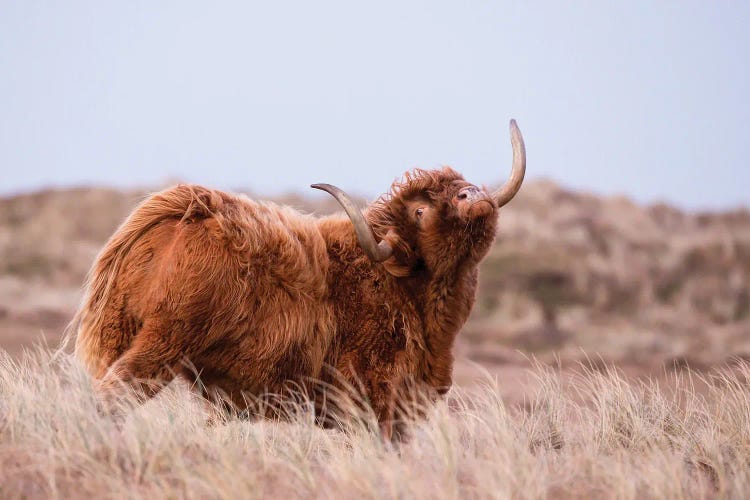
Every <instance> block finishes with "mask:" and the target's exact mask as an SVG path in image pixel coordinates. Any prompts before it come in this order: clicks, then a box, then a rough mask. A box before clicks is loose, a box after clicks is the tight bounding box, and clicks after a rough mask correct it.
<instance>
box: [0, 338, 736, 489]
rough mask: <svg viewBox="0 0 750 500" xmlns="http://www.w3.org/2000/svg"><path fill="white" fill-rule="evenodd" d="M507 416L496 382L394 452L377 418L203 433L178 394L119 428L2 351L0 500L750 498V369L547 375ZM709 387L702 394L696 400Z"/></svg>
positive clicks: (66, 362)
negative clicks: (652, 377)
mask: <svg viewBox="0 0 750 500" xmlns="http://www.w3.org/2000/svg"><path fill="white" fill-rule="evenodd" d="M533 376H534V377H536V378H537V384H536V386H537V387H538V390H537V392H536V394H535V396H534V397H532V398H531V399H530V400H529V401H528V403H527V404H526V405H524V406H523V407H521V408H509V407H507V406H506V405H505V404H504V403H503V400H502V398H500V396H499V389H498V385H497V384H498V382H495V381H492V380H491V379H489V378H487V379H486V380H485V381H484V383H482V384H479V386H478V387H477V388H475V389H474V390H471V391H464V390H457V389H454V390H453V391H451V394H450V396H449V397H448V399H447V400H446V401H444V402H442V403H440V404H438V405H437V406H435V407H434V408H432V409H431V410H430V411H429V416H428V418H427V419H426V420H423V421H419V422H416V423H413V424H410V425H409V426H408V429H409V433H410V438H409V439H407V440H405V441H404V442H402V443H400V444H397V445H390V444H386V443H384V442H383V441H382V440H381V439H380V437H379V435H378V433H377V432H376V431H374V430H373V429H374V428H376V426H374V425H372V421H371V419H370V417H369V416H368V415H360V418H359V419H356V420H354V421H353V423H352V424H351V425H349V426H348V428H347V429H346V430H343V431H342V430H324V429H320V428H318V427H316V426H315V425H314V423H313V421H314V418H313V417H314V416H313V414H312V412H311V411H310V410H309V409H308V408H306V407H304V406H300V407H298V409H297V412H296V413H297V415H296V417H295V418H294V420H293V421H291V422H286V423H281V422H270V421H260V422H251V421H245V420H239V419H230V420H229V421H227V422H225V423H222V424H213V425H212V424H210V423H207V419H206V413H205V408H204V406H203V405H202V404H201V403H200V402H199V401H197V399H196V397H195V396H193V395H192V393H191V392H190V391H189V390H188V389H187V388H186V387H184V386H182V385H180V384H173V385H172V386H170V387H169V388H168V389H167V390H166V391H164V392H163V393H162V394H161V395H160V396H159V397H158V398H156V399H155V400H152V401H150V402H149V403H147V404H145V405H143V406H140V407H137V408H135V409H133V410H131V411H130V412H128V414H127V416H126V417H124V418H119V419H115V418H112V417H109V416H106V415H104V414H102V413H101V412H99V411H98V409H97V401H96V398H95V397H94V395H93V392H92V390H91V386H90V380H89V378H88V377H87V376H86V375H85V374H84V372H83V371H82V370H81V368H80V367H79V366H78V364H77V363H76V362H75V360H74V359H72V358H71V357H70V356H69V355H67V354H58V355H57V356H53V355H52V353H51V352H50V351H49V350H46V349H44V348H40V349H37V350H36V351H34V352H31V353H29V352H27V353H25V354H24V355H23V356H21V357H20V358H11V357H10V356H9V355H7V354H5V353H4V352H0V497H2V498H18V497H27V498H28V497H86V496H89V497H91V498H121V497H129V498H141V497H143V498H160V497H169V498H237V497H250V498H253V497H267V496H271V495H274V496H277V495H279V496H281V498H309V497H317V498H357V497H359V498H411V497H426V498H433V499H436V498H458V497H460V498H474V497H477V498H485V497H490V498H516V497H521V498H543V497H549V498H560V497H585V498H597V497H599V498H611V497H618V498H644V497H651V498H683V497H691V498H696V497H698V498H700V497H707V498H714V497H725V498H741V497H746V496H747V493H748V491H750V411H749V409H750V390H749V388H748V380H750V364H748V363H745V362H742V361H738V362H737V363H735V364H734V365H733V366H731V367H727V368H725V369H724V370H723V371H720V372H715V373H714V374H713V375H710V376H705V377H698V376H697V375H693V374H690V373H689V372H681V373H680V374H676V375H675V376H674V380H673V382H674V383H673V384H672V386H671V387H670V390H669V391H666V390H662V389H660V388H659V387H658V386H657V385H656V384H655V383H635V382H629V381H627V380H625V379H624V378H623V377H622V376H621V375H619V374H618V372H616V371H615V370H614V369H598V370H595V369H593V368H588V369H587V368H585V367H582V368H581V369H580V370H578V372H577V373H576V374H575V375H574V376H573V377H571V378H563V377H561V376H560V375H559V374H558V373H556V372H555V371H553V370H551V369H549V368H545V367H543V366H539V367H538V368H537V369H536V370H535V372H534V373H533ZM697 385H700V386H701V390H700V391H699V390H697V389H696V386H697Z"/></svg>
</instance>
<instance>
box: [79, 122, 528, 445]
mask: <svg viewBox="0 0 750 500" xmlns="http://www.w3.org/2000/svg"><path fill="white" fill-rule="evenodd" d="M510 130H511V143H512V146H513V166H512V173H511V177H510V179H509V180H508V182H507V183H506V184H505V185H504V186H503V187H502V188H500V189H499V190H498V191H496V192H495V193H493V194H489V193H488V192H487V191H486V189H484V188H480V187H477V186H474V185H472V184H470V183H469V182H467V181H465V180H464V179H463V177H462V176H461V175H460V174H459V173H457V172H456V171H454V170H452V169H451V168H447V167H446V168H443V169H439V170H420V169H416V170H413V171H410V172H408V173H406V174H405V175H404V177H403V179H402V180H401V181H399V182H395V183H394V184H393V186H392V187H391V190H390V192H389V193H387V194H385V195H383V196H381V197H380V198H379V199H377V200H376V201H375V202H373V203H372V204H371V205H370V206H369V207H368V208H367V209H366V211H365V212H364V213H363V212H361V211H360V210H359V209H358V208H357V207H356V206H355V205H354V204H353V203H352V202H351V200H350V199H349V197H348V196H347V195H346V194H345V193H344V192H343V191H341V190H340V189H338V188H336V187H334V186H331V185H328V184H315V185H313V186H312V187H314V188H317V189H322V190H324V191H327V192H328V193H330V194H331V195H332V196H334V197H335V198H336V200H337V201H338V202H339V203H340V204H341V205H342V207H343V208H344V210H345V212H346V214H347V216H343V215H334V216H328V217H322V218H315V217H313V216H311V215H305V214H302V213H299V212H298V211H295V210H294V209H292V208H289V207H284V206H278V205H275V204H273V203H267V202H258V201H253V200H251V199H248V198H247V197H244V196H236V195H233V194H228V193H225V192H221V191H217V190H213V189H207V188H204V187H200V186H188V185H179V186H176V187H173V188H170V189H167V190H165V191H162V192H160V193H157V194H154V195H152V196H151V197H149V198H148V199H146V200H145V201H143V202H142V203H141V204H140V205H139V206H138V207H137V208H136V209H135V210H134V211H133V212H132V214H131V215H130V216H129V217H128V218H127V220H125V222H124V223H123V224H122V226H121V227H120V228H119V229H118V230H117V231H116V233H115V234H114V235H113V236H112V237H111V239H110V240H109V241H108V242H107V244H106V246H105V247H104V249H103V250H102V251H101V253H100V254H99V256H98V257H97V259H96V262H95V263H94V265H93V268H92V270H91V272H90V275H89V278H88V283H87V293H86V296H85V298H84V301H83V304H82V306H81V308H80V310H79V311H78V313H77V314H76V317H75V319H74V323H73V325H74V327H75V328H74V331H76V332H77V338H76V346H75V349H76V354H77V355H78V356H79V358H80V359H81V360H82V361H83V363H84V364H85V366H86V367H87V368H88V370H89V371H90V373H91V374H92V376H93V377H94V378H95V379H97V380H98V384H99V388H100V390H102V391H104V392H105V393H107V392H108V391H112V390H114V389H115V388H116V387H118V386H119V385H120V384H121V383H123V382H124V383H126V384H130V385H132V386H134V387H135V388H136V389H139V392H140V393H141V394H144V395H145V396H146V397H148V396H151V395H153V394H154V393H155V392H157V391H158V389H159V387H160V386H161V385H163V384H165V383H168V382H169V381H170V380H171V379H172V378H174V377H175V376H176V375H181V376H185V377H188V378H192V379H195V378H196V376H198V375H199V377H200V382H201V384H202V386H203V387H207V388H211V387H213V388H216V389H218V390H220V391H221V392H222V393H223V394H224V395H226V396H227V397H228V398H230V400H231V401H233V402H235V403H236V404H237V405H240V406H241V405H243V404H245V401H246V396H248V395H249V396H251V397H252V396H259V395H262V394H268V393H279V392H283V391H284V390H285V388H286V387H288V386H289V384H305V383H306V381H310V380H322V381H327V382H329V383H333V384H334V385H335V384H336V382H335V381H334V379H335V378H336V377H338V378H339V379H340V380H341V383H343V385H348V386H350V387H358V388H361V390H362V391H363V392H364V396H365V397H366V399H367V401H368V402H369V404H370V405H371V406H372V409H373V411H374V412H375V415H376V416H377V418H378V420H379V422H380V424H381V426H382V427H383V430H384V432H385V434H386V435H389V434H390V432H391V431H390V429H391V424H392V422H393V420H394V418H395V417H396V413H397V408H398V404H399V397H400V395H402V394H404V393H405V389H406V388H407V386H408V385H410V384H417V385H419V386H422V387H426V388H428V389H430V390H432V391H433V392H434V393H435V394H442V393H444V392H445V391H447V390H448V389H449V388H450V386H451V372H452V366H453V356H452V352H451V350H452V346H453V343H454V339H455V337H456V334H457V332H458V331H459V329H460V328H461V326H462V325H463V324H464V322H465V321H466V319H467V318H468V316H469V313H470V311H471V308H472V305H473V303H474V296H475V292H476V287H477V270H478V265H479V263H480V261H481V260H482V258H483V257H484V256H485V255H486V254H487V252H488V251H489V249H490V246H491V245H492V243H493V241H494V239H495V233H496V228H497V216H498V209H499V208H500V207H502V206H503V205H504V204H506V203H507V202H508V201H510V200H511V199H512V198H513V196H514V195H515V194H516V193H517V192H518V190H519V189H520V187H521V183H522V181H523V177H524V173H525V168H526V158H525V149H524V144H523V139H522V137H521V133H520V131H519V130H518V127H517V126H516V124H515V122H514V121H513V120H511V124H510ZM186 360H189V363H186V362H185V361H186ZM188 366H190V367H191V369H188V368H187V367H188ZM326 367H330V369H326ZM331 374H336V377H334V376H333V375H331ZM154 382H157V383H156V384H154ZM339 386H342V385H339Z"/></svg>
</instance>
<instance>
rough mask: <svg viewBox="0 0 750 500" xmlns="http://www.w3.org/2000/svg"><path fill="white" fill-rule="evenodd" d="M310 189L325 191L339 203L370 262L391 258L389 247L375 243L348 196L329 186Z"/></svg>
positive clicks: (315, 185)
mask: <svg viewBox="0 0 750 500" xmlns="http://www.w3.org/2000/svg"><path fill="white" fill-rule="evenodd" d="M310 187H311V188H314V189H320V190H322V191H325V192H326V193H328V194H330V195H331V196H333V197H334V198H336V201H338V202H339V204H340V205H341V207H342V208H343V209H344V211H346V215H348V216H349V218H350V219H351V221H352V225H354V232H356V233H357V240H359V246H361V247H362V250H364V251H365V253H366V254H367V256H368V257H369V258H370V260H372V261H374V262H383V261H384V260H386V259H387V258H388V257H390V256H391V254H392V253H393V248H391V245H389V244H388V242H387V241H385V240H383V241H381V242H380V243H377V242H376V241H375V236H373V234H372V228H371V227H370V225H369V224H368V223H367V221H366V220H365V216H364V215H362V212H361V211H360V210H359V209H358V208H357V206H356V205H355V204H354V202H353V201H352V200H351V199H350V198H349V195H348V194H346V193H345V192H344V191H342V190H341V189H339V188H337V187H336V186H332V185H331V184H313V185H311V186H310Z"/></svg>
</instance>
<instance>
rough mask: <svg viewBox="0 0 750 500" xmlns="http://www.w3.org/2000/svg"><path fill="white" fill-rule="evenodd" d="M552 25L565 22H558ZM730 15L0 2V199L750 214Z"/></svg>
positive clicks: (744, 118) (492, 5)
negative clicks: (519, 148)
mask: <svg viewBox="0 0 750 500" xmlns="http://www.w3.org/2000/svg"><path fill="white" fill-rule="evenodd" d="M563 4H568V5H563ZM749 68H750V2H746V1H742V2H740V1H737V2H725V1H721V2H720V1H704V2H685V1H679V2H671V1H653V0H651V1H628V2H603V1H602V2H557V1H555V2H514V3H510V2H486V1H482V2H478V1H477V2H455V1H454V2H438V1H425V2H408V1H398V2H382V1H381V2H371V3H369V4H365V3H363V2H352V1H342V2H324V1H314V2H310V1H307V2H285V1H279V2H271V1H264V2H232V3H223V2H187V1H175V2H157V1H122V2H111V1H90V2H74V1H65V2H63V1H59V2H43V1H32V0H21V1H8V0H0V169H1V170H2V175H1V176H0V193H10V192H19V191H26V190H30V189H36V188H39V187H43V186H60V185H80V184H108V185H123V186H125V185H127V186H133V185H140V186H149V185H157V184H159V183H161V182H163V181H164V180H165V179H167V178H180V179H184V180H187V181H192V182H199V183H204V184H207V185H211V186H216V187H224V188H231V187H242V188H249V189H252V190H253V191H255V192H259V193H268V194H269V195H270V194H278V193H281V192H286V191H298V192H303V193H304V192H310V190H309V189H308V187H307V186H308V185H309V184H310V183H313V182H330V183H333V184H337V185H339V186H341V187H342V188H345V189H348V190H351V191H352V192H358V193H361V194H364V195H367V196H373V195H376V194H378V193H380V192H382V191H384V190H385V189H386V188H387V187H388V185H389V184H390V182H391V181H392V180H393V179H394V178H395V177H397V176H399V175H400V174H401V173H402V172H403V171H404V170H407V169H409V168H411V167H415V166H421V167H435V166H439V165H442V164H450V165H452V166H454V167H455V168H456V169H458V170H460V171H461V172H463V173H464V174H465V176H466V177H467V178H468V179H469V180H471V181H473V182H476V183H479V184H481V183H486V184H496V183H499V182H501V181H502V180H504V178H505V175H506V174H507V170H508V168H509V164H510V146H509V142H508V137H507V122H508V119H509V118H511V117H515V118H516V119H517V120H518V123H519V125H520V126H521V130H522V131H523V133H524V136H525V138H526V144H527V149H528V169H529V170H528V171H529V176H530V177H531V178H539V177H549V178H552V179H554V180H556V181H558V182H560V183H562V184H564V185H566V186H570V187H574V188H583V189H587V190H591V191H594V192H599V193H605V194H609V193H625V194H627V195H630V196H632V197H634V198H636V199H637V200H639V201H646V202H650V201H656V200H666V201H670V202H674V203H677V204H679V205H681V206H683V207H689V208H722V207H731V206H736V205H739V204H744V205H750V168H749V167H750V165H749V163H750V162H749V161H748V159H750V101H749V99H748V91H750V69H749Z"/></svg>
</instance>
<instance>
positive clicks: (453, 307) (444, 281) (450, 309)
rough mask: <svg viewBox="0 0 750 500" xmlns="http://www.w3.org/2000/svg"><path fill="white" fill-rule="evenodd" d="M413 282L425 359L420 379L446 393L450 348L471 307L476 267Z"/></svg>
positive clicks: (470, 265)
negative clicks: (418, 306)
mask: <svg viewBox="0 0 750 500" xmlns="http://www.w3.org/2000/svg"><path fill="white" fill-rule="evenodd" d="M407 281H408V279H407ZM414 281H415V283H413V284H412V286H414V290H413V292H414V293H416V294H417V295H418V297H419V298H418V299H417V301H416V302H417V303H419V304H421V310H420V312H421V317H422V323H423V331H422V332H421V334H422V339H421V340H422V342H421V344H422V346H423V348H424V355H423V363H422V366H421V367H420V371H421V372H422V373H421V374H419V375H420V378H422V379H423V380H424V381H425V382H427V383H428V384H429V385H431V386H433V387H434V388H435V389H438V390H442V389H446V388H448V387H450V384H451V374H452V370H453V353H452V350H453V344H454V341H455V338H456V335H457V334H458V331H459V330H460V329H461V327H462V326H463V325H464V323H465V322H466V320H467V319H468V317H469V313H470V312H471V308H472V306H473V304H474V297H475V293H476V284H477V264H476V263H473V262H463V263H460V264H458V265H456V266H455V267H451V268H450V269H445V270H443V271H442V272H441V273H440V274H433V275H429V276H427V279H419V277H417V278H415V280H414ZM407 286H408V285H407Z"/></svg>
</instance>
